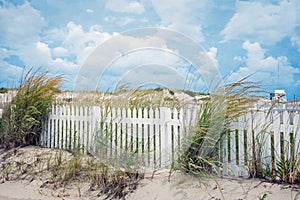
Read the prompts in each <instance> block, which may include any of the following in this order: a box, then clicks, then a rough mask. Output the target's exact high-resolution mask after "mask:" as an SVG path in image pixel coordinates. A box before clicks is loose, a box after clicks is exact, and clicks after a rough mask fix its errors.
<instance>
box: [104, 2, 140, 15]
mask: <svg viewBox="0 0 300 200" xmlns="http://www.w3.org/2000/svg"><path fill="white" fill-rule="evenodd" d="M105 6H106V8H108V9H110V10H112V11H115V12H124V13H133V14H142V13H143V12H144V11H145V8H144V6H143V4H141V3H139V2H138V1H127V0H109V1H108V2H107V3H106V5H105Z"/></svg>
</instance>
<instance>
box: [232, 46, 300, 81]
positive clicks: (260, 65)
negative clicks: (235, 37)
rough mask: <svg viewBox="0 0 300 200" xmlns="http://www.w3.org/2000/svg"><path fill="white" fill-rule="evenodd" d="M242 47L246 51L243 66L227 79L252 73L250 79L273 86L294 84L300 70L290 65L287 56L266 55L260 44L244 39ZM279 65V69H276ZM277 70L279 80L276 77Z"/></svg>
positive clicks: (243, 76) (237, 78)
mask: <svg viewBox="0 0 300 200" xmlns="http://www.w3.org/2000/svg"><path fill="white" fill-rule="evenodd" d="M243 49H245V50H246V51H247V54H246V57H245V58H243V59H244V62H245V66H243V67H240V68H239V69H238V70H237V71H236V72H234V73H233V74H232V75H231V77H230V78H229V81H237V80H239V79H242V78H245V77H247V76H249V75H251V74H253V75H252V76H251V77H250V79H251V80H254V81H260V82H262V83H263V84H266V85H274V86H279V85H280V86H291V85H295V82H296V80H295V79H294V75H295V74H299V73H300V70H299V69H298V68H295V67H293V66H291V64H290V63H289V61H288V59H287V57H285V56H279V57H277V58H274V57H272V56H268V57H266V55H265V53H266V51H265V50H264V49H263V48H261V46H260V44H259V43H257V42H255V43H251V42H249V41H246V42H244V43H243ZM278 66H279V71H278ZM278 72H279V80H277V79H278Z"/></svg>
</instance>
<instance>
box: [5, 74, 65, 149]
mask: <svg viewBox="0 0 300 200" xmlns="http://www.w3.org/2000/svg"><path fill="white" fill-rule="evenodd" d="M62 81H63V78H62V76H55V77H49V74H48V72H41V73H40V71H39V70H36V71H33V70H30V71H29V72H28V73H27V74H26V75H25V77H24V78H23V80H22V82H21V84H20V86H19V88H18V89H17V94H16V96H15V97H14V98H13V99H12V102H11V103H10V104H9V105H7V106H6V107H5V108H4V111H3V118H2V121H3V130H2V132H1V137H0V138H1V144H2V145H3V146H4V147H5V148H12V147H17V146H26V145H31V144H33V145H37V144H38V142H39V136H40V133H41V131H42V123H43V121H44V119H45V118H46V116H47V114H48V113H49V108H50V106H51V104H52V101H53V99H54V96H55V95H56V94H57V93H59V92H60V87H61V84H62Z"/></svg>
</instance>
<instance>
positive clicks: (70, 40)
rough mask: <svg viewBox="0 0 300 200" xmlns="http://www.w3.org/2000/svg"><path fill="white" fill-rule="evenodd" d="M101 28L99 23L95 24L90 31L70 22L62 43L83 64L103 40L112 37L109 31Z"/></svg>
mask: <svg viewBox="0 0 300 200" xmlns="http://www.w3.org/2000/svg"><path fill="white" fill-rule="evenodd" d="M100 29H101V27H100V26H99V25H94V26H91V27H90V28H89V30H88V31H84V30H83V28H82V26H81V25H77V24H75V23H74V22H69V23H68V25H67V32H66V33H64V34H63V36H62V38H61V39H62V43H63V45H64V48H66V49H67V50H68V52H69V53H70V54H74V55H75V56H76V57H77V62H78V63H79V64H82V63H83V61H84V60H85V59H86V57H87V56H88V54H90V53H91V52H92V51H93V50H94V49H95V48H96V47H97V46H98V45H99V44H100V43H101V42H103V41H104V40H105V39H108V38H109V37H110V34H109V33H106V32H101V31H100Z"/></svg>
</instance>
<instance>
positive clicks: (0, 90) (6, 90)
mask: <svg viewBox="0 0 300 200" xmlns="http://www.w3.org/2000/svg"><path fill="white" fill-rule="evenodd" d="M7 92H8V89H7V88H4V87H1V88H0V94H3V93H7Z"/></svg>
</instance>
